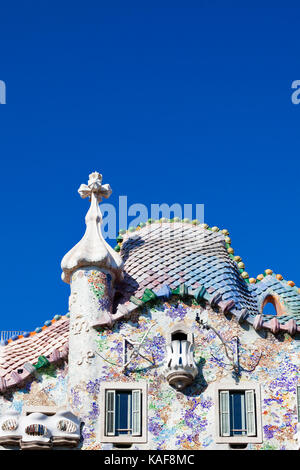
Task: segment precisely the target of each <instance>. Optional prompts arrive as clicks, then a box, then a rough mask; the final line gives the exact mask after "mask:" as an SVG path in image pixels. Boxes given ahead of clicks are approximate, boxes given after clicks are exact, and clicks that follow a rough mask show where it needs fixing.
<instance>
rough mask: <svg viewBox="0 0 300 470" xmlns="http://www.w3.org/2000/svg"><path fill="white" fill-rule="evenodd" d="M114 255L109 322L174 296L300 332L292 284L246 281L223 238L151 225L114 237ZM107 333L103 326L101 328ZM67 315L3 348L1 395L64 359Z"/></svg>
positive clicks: (269, 277) (197, 227) (174, 225)
mask: <svg viewBox="0 0 300 470" xmlns="http://www.w3.org/2000/svg"><path fill="white" fill-rule="evenodd" d="M117 240H118V245H117V249H116V250H117V251H119V253H120V256H121V258H122V261H123V263H124V280H123V281H121V282H119V284H118V286H117V287H118V290H119V301H118V305H117V308H116V312H115V313H114V314H113V316H112V320H113V321H117V320H119V319H121V318H126V317H127V316H129V315H130V314H131V312H133V311H134V310H136V309H137V308H139V307H140V306H143V305H145V304H147V302H150V301H153V300H154V301H155V300H156V299H164V298H169V297H170V296H171V295H179V296H180V297H182V298H184V297H186V296H191V297H193V299H195V301H196V302H198V303H201V302H203V301H205V302H207V303H208V304H210V305H211V306H213V307H216V308H218V309H219V311H221V312H223V313H226V314H227V313H230V314H232V315H234V316H235V317H236V318H237V320H238V321H239V322H243V321H247V322H249V323H250V324H251V325H253V327H254V328H255V329H260V328H266V329H268V330H270V331H272V332H273V333H277V332H279V331H283V332H288V333H289V334H291V335H293V334H295V333H296V332H300V293H299V289H298V288H297V287H296V286H295V285H294V283H292V282H291V281H285V280H284V279H283V278H282V276H280V275H278V274H274V273H273V272H272V271H271V270H266V271H265V273H264V274H263V275H259V276H257V278H256V279H254V278H250V279H249V275H248V273H247V272H246V271H245V266H244V263H243V262H242V260H241V258H240V257H239V256H235V255H234V250H233V248H232V247H231V240H230V238H229V234H228V231H227V230H219V229H218V228H217V227H212V228H210V227H208V226H207V225H206V224H199V223H198V222H197V221H193V223H190V222H189V221H176V220H175V221H173V222H170V221H166V220H162V221H157V222H154V221H149V223H147V224H140V226H139V227H137V228H136V229H132V228H131V229H129V230H128V231H127V232H125V233H124V231H123V233H121V235H120V236H119V237H118V239H117ZM268 296H274V297H276V299H277V301H278V302H279V304H280V307H281V308H280V312H279V313H278V314H277V315H276V316H266V315H264V314H263V313H262V307H263V305H264V301H265V299H266V297H268ZM104 326H105V325H104ZM68 335H69V318H68V315H66V316H63V317H60V316H56V317H54V319H53V320H51V321H46V322H45V324H44V326H43V327H39V328H37V329H36V330H35V331H34V332H32V333H26V334H23V335H16V336H15V337H13V338H12V339H9V340H8V341H5V342H3V343H2V346H0V392H1V393H5V391H6V390H7V389H9V388H11V387H14V386H17V385H18V384H19V383H21V382H23V381H24V380H25V379H26V378H28V377H29V376H30V375H32V374H34V372H35V371H36V370H37V369H38V368H40V367H42V366H44V365H47V364H48V363H57V362H59V361H62V360H65V359H66V358H67V356H68Z"/></svg>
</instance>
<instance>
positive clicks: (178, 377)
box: [163, 332, 198, 390]
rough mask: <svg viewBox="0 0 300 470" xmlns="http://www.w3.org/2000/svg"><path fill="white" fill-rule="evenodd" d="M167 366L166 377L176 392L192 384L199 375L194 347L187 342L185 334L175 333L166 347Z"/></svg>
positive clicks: (164, 370) (165, 369) (165, 368)
mask: <svg viewBox="0 0 300 470" xmlns="http://www.w3.org/2000/svg"><path fill="white" fill-rule="evenodd" d="M166 352H167V356H166V365H165V367H164V369H163V372H164V375H165V377H166V379H167V381H168V382H169V384H170V385H172V386H173V387H175V388H176V390H182V389H184V388H185V387H187V386H188V385H189V384H191V383H192V382H193V381H194V379H195V377H196V376H197V374H198V369H197V366H196V364H195V362H194V346H193V344H192V343H191V342H190V341H188V340H187V335H186V334H185V333H181V332H180V333H175V334H173V335H172V340H171V342H170V343H169V344H168V345H167V347H166Z"/></svg>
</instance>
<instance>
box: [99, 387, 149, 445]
mask: <svg viewBox="0 0 300 470" xmlns="http://www.w3.org/2000/svg"><path fill="white" fill-rule="evenodd" d="M146 389H147V387H146V384H139V383H135V384H131V383H127V382H126V383H111V384H105V385H104V387H103V390H102V391H101V393H102V396H101V403H104V404H105V410H104V413H103V419H102V421H101V440H102V442H116V443H123V444H127V443H130V442H146V413H147V409H146V399H147V392H146Z"/></svg>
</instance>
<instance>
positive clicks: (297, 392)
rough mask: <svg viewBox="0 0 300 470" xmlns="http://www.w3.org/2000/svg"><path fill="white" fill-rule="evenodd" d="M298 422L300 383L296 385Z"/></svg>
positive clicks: (299, 421) (298, 418)
mask: <svg viewBox="0 0 300 470" xmlns="http://www.w3.org/2000/svg"><path fill="white" fill-rule="evenodd" d="M296 407H297V422H298V423H300V383H298V384H297V385H296Z"/></svg>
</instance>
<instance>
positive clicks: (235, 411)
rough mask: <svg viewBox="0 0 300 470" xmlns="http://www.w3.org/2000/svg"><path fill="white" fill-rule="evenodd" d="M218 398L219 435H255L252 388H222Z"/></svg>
mask: <svg viewBox="0 0 300 470" xmlns="http://www.w3.org/2000/svg"><path fill="white" fill-rule="evenodd" d="M219 400H220V429H221V436H256V417H255V394H254V390H243V391H238V390H237V391H228V390H222V391H220V395H219Z"/></svg>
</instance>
